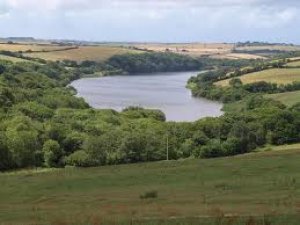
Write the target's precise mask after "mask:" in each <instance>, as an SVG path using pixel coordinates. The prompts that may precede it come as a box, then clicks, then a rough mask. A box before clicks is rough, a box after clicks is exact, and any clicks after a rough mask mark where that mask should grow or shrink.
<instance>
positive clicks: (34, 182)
mask: <svg viewBox="0 0 300 225" xmlns="http://www.w3.org/2000/svg"><path fill="white" fill-rule="evenodd" d="M299 161H300V145H299V144H298V145H290V146H280V147H268V148H265V149H262V150H259V152H258V153H251V154H247V155H242V156H236V157H230V158H219V159H206V160H196V159H189V160H182V161H164V162H154V163H142V164H132V165H120V166H106V167H102V168H87V169H79V168H65V169H52V170H47V169H45V170H28V171H19V172H9V173H3V174H0V182H1V188H0V199H1V201H0V224H14V225H17V224H22V225H26V224H51V225H52V224H78V225H81V224H82V225H83V224H91V225H92V224H93V225H94V224H149V225H150V224H152V225H158V224H207V225H208V224H210V225H212V224H214V225H219V224H231V225H234V224H239V225H245V224H251V225H252V224H253V225H258V224H261V225H262V224H272V225H285V224H288V225H298V221H299V219H300V215H299V211H300V182H299V181H300V174H299V169H300V165H299ZM141 196H143V198H141ZM145 196H146V197H145ZM251 216H252V217H251ZM255 221H258V222H255ZM267 222H268V223H267Z"/></svg>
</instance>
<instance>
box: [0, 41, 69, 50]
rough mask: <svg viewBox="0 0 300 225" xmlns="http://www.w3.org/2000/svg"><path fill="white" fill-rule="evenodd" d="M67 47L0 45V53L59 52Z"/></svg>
mask: <svg viewBox="0 0 300 225" xmlns="http://www.w3.org/2000/svg"><path fill="white" fill-rule="evenodd" d="M67 47H69V46H58V45H51V44H49V45H48V44H6V43H0V51H3V50H5V51H11V52H19V51H22V52H26V51H29V50H31V51H41V52H42V51H53V50H60V49H65V48H67Z"/></svg>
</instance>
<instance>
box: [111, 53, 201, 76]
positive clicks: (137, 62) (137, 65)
mask: <svg viewBox="0 0 300 225" xmlns="http://www.w3.org/2000/svg"><path fill="white" fill-rule="evenodd" d="M107 64H109V65H111V66H113V67H114V68H117V69H121V70H123V71H126V72H127V73H130V74H133V73H153V72H171V71H187V70H198V69H201V68H202V66H203V64H202V63H201V62H200V61H199V60H197V59H194V58H192V57H189V56H184V55H179V54H174V53H156V52H152V53H143V54H125V55H116V56H113V57H111V58H110V59H109V60H108V61H107Z"/></svg>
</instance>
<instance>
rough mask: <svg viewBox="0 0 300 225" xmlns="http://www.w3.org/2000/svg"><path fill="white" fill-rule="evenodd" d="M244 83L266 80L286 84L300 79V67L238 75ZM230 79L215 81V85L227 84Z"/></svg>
mask: <svg viewBox="0 0 300 225" xmlns="http://www.w3.org/2000/svg"><path fill="white" fill-rule="evenodd" d="M239 78H240V79H241V81H242V82H243V83H244V84H248V83H253V82H258V81H266V82H271V83H277V84H288V83H292V82H293V81H300V69H299V68H293V69H269V70H263V71H260V72H255V73H249V74H246V75H243V76H241V77H239ZM229 81H230V79H227V80H222V81H219V82H217V83H216V84H217V85H220V86H228V85H229Z"/></svg>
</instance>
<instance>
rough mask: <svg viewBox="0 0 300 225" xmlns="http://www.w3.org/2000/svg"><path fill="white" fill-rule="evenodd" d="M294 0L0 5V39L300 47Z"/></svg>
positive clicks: (20, 1)
mask: <svg viewBox="0 0 300 225" xmlns="http://www.w3.org/2000/svg"><path fill="white" fill-rule="evenodd" d="M299 15H300V0H0V26H1V31H0V36H2V37H8V36H33V37H37V38H68V39H80V40H93V41H156V42H196V41H199V42H237V41H246V40H250V41H268V42H289V43H298V44H300V16H299Z"/></svg>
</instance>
